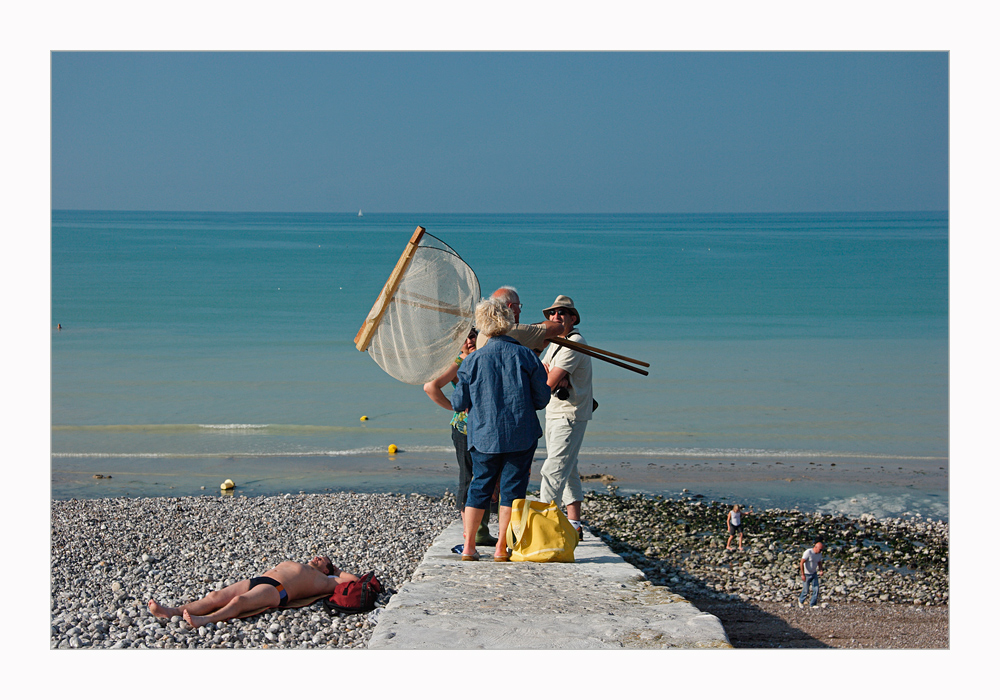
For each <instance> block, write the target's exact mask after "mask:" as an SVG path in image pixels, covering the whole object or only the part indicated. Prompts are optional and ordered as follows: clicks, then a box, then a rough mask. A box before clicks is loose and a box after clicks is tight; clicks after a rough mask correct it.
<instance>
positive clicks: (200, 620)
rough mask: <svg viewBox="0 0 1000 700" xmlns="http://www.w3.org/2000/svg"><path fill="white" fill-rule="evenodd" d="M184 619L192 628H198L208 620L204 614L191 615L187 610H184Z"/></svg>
mask: <svg viewBox="0 0 1000 700" xmlns="http://www.w3.org/2000/svg"><path fill="white" fill-rule="evenodd" d="M184 619H185V620H186V621H187V623H188V624H189V625H191V627H193V628H198V627H201V626H202V625H204V624H205V623H206V622H208V618H207V617H205V616H204V615H192V614H191V613H189V612H188V611H187V610H185V611H184Z"/></svg>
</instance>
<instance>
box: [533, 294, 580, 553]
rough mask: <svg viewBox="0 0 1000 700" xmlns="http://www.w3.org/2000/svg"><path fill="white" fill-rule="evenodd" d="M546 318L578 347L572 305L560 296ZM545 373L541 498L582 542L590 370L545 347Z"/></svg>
mask: <svg viewBox="0 0 1000 700" xmlns="http://www.w3.org/2000/svg"><path fill="white" fill-rule="evenodd" d="M542 313H543V314H545V318H554V319H555V320H556V321H561V322H562V324H563V326H564V327H565V330H564V331H563V332H562V333H561V334H560V336H559V337H561V338H566V339H567V340H572V341H574V342H576V343H581V344H583V345H586V344H587V341H586V340H584V339H583V336H582V335H580V332H579V331H577V330H576V326H577V325H578V324H579V323H580V312H578V311H577V310H576V307H575V306H574V304H573V300H572V299H570V298H569V297H568V296H565V295H559V296H558V297H556V300H555V302H554V303H553V304H552V306H551V307H549V308H547V309H545V310H544V311H543V312H542ZM542 364H543V365H544V366H545V369H546V371H547V372H548V376H549V378H548V384H549V388H550V389H552V399H551V400H550V401H549V405H548V406H547V407H546V409H545V451H546V453H547V457H546V458H545V462H544V463H543V464H542V469H541V478H542V483H541V495H540V496H539V497H540V498H541V500H542V501H543V502H546V503H548V502H550V501H555V502H556V504H557V505H561V506H564V507H565V508H566V517H567V518H569V521H570V523H571V524H572V525H573V528H574V529H575V530H576V534H577V536H578V537H579V538H580V539H583V524H582V523H581V522H580V505H581V503H582V502H583V483H582V482H581V481H580V469H579V456H580V447H581V445H582V444H583V435H584V433H585V432H586V431H587V423H588V422H589V421H590V419H591V417H592V416H593V411H594V389H593V376H594V373H593V368H592V363H591V360H590V357H589V356H587V355H584V354H583V353H581V352H577V351H575V350H572V349H570V348H568V347H563V346H561V345H555V344H551V343H550V344H549V348H548V350H546V351H545V354H544V355H543V356H542Z"/></svg>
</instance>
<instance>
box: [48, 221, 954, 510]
mask: <svg viewBox="0 0 1000 700" xmlns="http://www.w3.org/2000/svg"><path fill="white" fill-rule="evenodd" d="M417 225H421V226H424V227H425V228H426V229H427V231H428V232H429V233H431V234H433V235H434V236H437V237H438V238H440V239H442V240H444V241H445V242H446V243H447V244H448V245H450V246H451V247H452V248H454V249H455V250H456V251H457V252H458V253H459V254H460V255H461V256H462V257H463V258H464V259H465V260H466V261H467V262H468V263H469V265H470V266H471V267H472V268H473V269H474V270H475V272H476V274H477V276H478V278H479V282H480V285H481V288H482V291H483V294H489V293H490V292H491V291H492V290H493V289H495V288H496V287H498V286H500V285H503V284H512V285H514V286H515V287H517V288H518V290H519V291H520V295H521V301H522V302H523V303H524V310H523V312H522V322H533V321H536V320H541V318H542V316H541V309H543V308H545V307H547V306H548V305H550V304H551V302H552V300H553V299H554V298H555V296H556V295H558V294H566V295H569V296H571V297H572V298H573V299H574V300H575V302H576V304H577V307H578V309H579V310H580V313H581V320H582V323H581V326H580V329H581V331H582V332H583V333H584V335H585V336H586V338H587V340H588V342H589V343H591V344H592V345H595V346H597V347H600V348H603V349H607V350H611V351H614V352H617V353H620V354H624V355H627V356H630V357H635V358H640V359H643V360H645V361H647V362H649V363H650V365H651V369H650V374H649V376H648V377H642V376H640V375H638V374H633V373H631V372H627V371H625V370H622V369H619V368H617V367H614V366H612V365H609V364H604V363H595V364H597V365H598V366H597V367H596V368H595V395H596V396H597V398H598V400H599V402H600V409H599V411H598V413H597V414H596V415H595V418H594V421H593V422H592V423H591V424H590V426H589V428H588V431H587V437H586V440H585V443H584V454H585V456H586V457H587V458H588V459H590V460H594V461H597V462H609V461H616V460H623V459H629V460H631V461H633V462H641V463H645V462H647V461H648V462H656V461H663V462H664V463H666V462H667V461H669V462H670V463H671V464H672V463H673V462H674V461H676V460H683V461H685V462H686V463H694V462H698V461H699V460H716V461H726V462H727V463H728V462H738V461H740V460H747V461H749V460H756V461H761V460H785V462H788V461H789V460H796V459H798V460H808V459H812V460H814V461H815V460H819V461H824V460H825V461H827V462H835V461H836V460H837V459H842V460H846V459H852V460H869V461H872V462H873V463H874V462H879V461H886V460H895V461H900V460H902V461H903V463H912V464H919V463H923V462H927V463H931V462H933V463H934V464H938V463H943V464H945V465H947V458H948V215H947V212H937V213H926V212H920V213H855V214H839V213H838V214H821V213H817V214H725V215H698V214H649V215H457V214H365V215H364V216H361V217H359V216H358V215H357V214H281V213H273V214H260V213H246V214H240V213H178V212H91V211H87V212H84V211H55V212H53V215H52V443H51V450H52V491H53V497H54V498H67V497H74V496H76V497H81V496H87V497H89V496H90V495H93V489H94V488H95V486H94V484H95V483H96V482H95V481H94V480H93V474H94V473H103V474H112V475H117V478H118V481H116V482H114V483H115V484H116V488H118V489H125V488H127V486H126V485H127V484H129V483H131V484H133V486H132V488H131V490H130V491H129V493H131V494H134V495H166V494H177V495H180V494H188V493H198V492H199V489H200V487H199V486H198V484H203V483H207V484H210V485H211V488H213V489H215V488H217V484H218V482H219V481H221V479H218V480H216V477H217V476H219V475H222V478H225V475H226V474H228V473H230V472H232V471H233V470H235V471H237V472H238V474H242V478H243V480H244V481H245V482H246V483H250V482H252V483H255V484H257V486H256V489H257V490H256V491H255V492H256V493H278V492H282V491H284V490H288V489H291V488H299V487H302V488H306V489H321V488H338V487H345V488H346V487H350V488H366V487H372V486H373V484H374V482H371V483H369V482H368V481H367V480H366V477H364V475H365V474H366V473H369V474H373V475H374V474H379V475H381V474H382V472H383V470H384V471H385V474H384V475H382V476H378V477H376V476H372V479H375V480H376V481H378V482H379V484H382V481H384V480H388V481H389V482H392V480H393V479H394V478H399V476H400V475H399V473H400V472H406V473H407V476H406V478H405V479H401V481H400V483H399V485H403V486H405V488H406V489H407V490H418V489H420V488H421V487H422V486H425V485H429V486H428V488H430V489H431V490H434V489H436V488H438V484H439V481H440V483H451V481H453V480H454V473H455V472H454V470H452V472H451V473H450V474H446V475H445V476H441V475H439V474H437V473H436V472H435V474H434V475H433V476H428V475H421V470H424V469H426V471H427V472H428V474H429V473H430V472H432V471H434V469H438V470H440V469H441V467H442V465H444V464H446V463H448V462H450V461H454V457H453V451H452V446H451V440H450V433H449V430H448V428H447V423H448V420H449V418H450V415H448V414H447V412H446V411H444V410H443V409H440V408H438V407H436V406H435V405H434V404H432V403H431V402H430V400H429V399H428V398H427V397H426V395H425V394H424V393H423V391H422V389H421V388H420V387H418V386H409V385H405V384H401V383H400V382H398V381H396V380H394V379H393V378H391V377H390V376H388V375H387V374H385V373H384V372H383V371H382V370H381V369H380V368H379V367H378V366H377V365H376V364H375V362H374V361H373V360H372V359H371V358H370V357H369V356H368V355H367V354H365V353H360V352H358V351H357V350H356V349H355V347H354V343H353V339H354V336H355V333H356V332H357V331H358V329H359V327H360V326H361V324H362V322H363V321H364V319H365V317H366V315H367V313H368V311H369V309H370V308H371V306H372V303H373V302H374V300H375V298H376V296H377V295H378V293H379V291H380V289H381V287H382V284H383V283H384V282H385V279H386V278H387V277H388V275H389V272H390V271H391V270H392V267H393V265H394V264H395V262H396V260H397V259H398V257H399V255H400V253H401V251H402V249H403V246H404V245H405V243H406V241H407V240H408V238H409V236H410V234H411V233H412V232H413V230H414V228H415V227H416V226H417ZM59 324H61V326H62V328H61V330H60V329H58V328H57V325H59ZM361 416H368V418H369V420H368V421H364V422H363V421H361V420H360V417H361ZM389 444H396V445H398V446H399V449H400V452H399V454H398V455H397V458H396V460H393V461H394V462H396V463H395V464H393V463H391V462H389V461H388V459H387V458H386V455H387V452H386V449H387V446H388V445H389ZM539 454H540V455H544V451H543V450H542V449H540V452H539ZM402 465H409V467H408V468H409V471H407V469H404V468H401V466H402ZM338 469H339V470H340V471H341V472H343V471H345V470H346V471H350V472H352V473H355V474H356V476H357V475H360V476H357V478H354V479H353V480H351V479H348V480H347V481H343V482H341V481H338V479H339V478H340V477H339V476H336V475H334V472H338ZM393 472H396V474H395V475H394V474H393ZM338 473H339V472H338ZM234 480H235V479H234ZM404 482H405V483H404ZM106 483H107V484H110V483H112V482H111V481H108V482H106ZM102 488H106V489H110V488H111V486H110V485H107V486H103V485H102ZM453 489H454V486H452V490H453ZM390 490H392V489H390ZM397 490H403V489H402V488H400V489H397ZM216 493H217V491H216ZM939 496H940V494H939ZM941 498H943V499H944V500H945V501H946V500H947V496H946V494H945V495H944V496H941Z"/></svg>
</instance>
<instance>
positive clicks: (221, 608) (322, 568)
mask: <svg viewBox="0 0 1000 700" xmlns="http://www.w3.org/2000/svg"><path fill="white" fill-rule="evenodd" d="M358 580H360V579H359V578H358V577H357V576H355V575H354V574H349V573H347V572H346V571H342V570H341V569H338V568H337V567H336V566H335V565H334V563H333V562H332V561H330V559H329V557H313V558H312V559H311V560H310V561H309V563H308V564H299V563H298V562H294V561H283V562H281V563H280V564H278V565H277V566H276V567H274V568H273V569H271V570H269V571H266V572H264V574H263V575H261V576H257V577H255V578H251V579H244V580H242V581H238V582H236V583H234V584H233V585H231V586H226V587H225V588H223V589H221V590H218V591H212V592H211V593H209V594H208V595H207V596H205V597H204V598H201V599H200V600H196V601H193V602H191V603H184V604H183V605H181V606H179V607H176V608H171V607H168V606H166V605H160V604H159V603H157V602H156V601H155V600H150V601H149V603H148V605H147V607H148V608H149V612H151V613H152V614H153V615H155V616H156V617H163V618H168V619H169V618H171V617H173V616H174V615H183V616H184V619H185V620H187V623H188V624H189V625H191V626H192V627H201V626H202V625H204V624H207V623H209V622H222V621H223V620H231V619H232V618H234V617H239V616H240V615H242V614H243V613H247V612H250V611H251V610H259V609H261V608H283V607H285V606H286V605H288V603H289V602H291V601H293V600H301V599H302V598H311V597H313V596H318V595H323V594H325V593H333V589H334V588H336V587H337V584H338V583H343V582H345V581H358Z"/></svg>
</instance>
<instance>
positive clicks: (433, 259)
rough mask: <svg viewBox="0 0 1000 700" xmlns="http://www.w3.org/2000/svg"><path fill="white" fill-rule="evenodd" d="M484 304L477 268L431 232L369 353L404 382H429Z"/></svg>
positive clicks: (451, 357)
mask: <svg viewBox="0 0 1000 700" xmlns="http://www.w3.org/2000/svg"><path fill="white" fill-rule="evenodd" d="M478 303H479V280H478V279H476V275H475V273H474V272H473V271H472V268H471V267H469V266H468V264H466V262H465V261H464V260H462V258H461V257H460V256H459V255H458V253H456V252H455V251H454V250H452V249H451V248H450V247H449V246H448V245H447V244H446V243H445V242H444V241H441V240H440V239H437V238H434V236H431V235H430V234H427V233H425V234H424V236H423V238H422V239H421V241H420V245H419V246H418V247H417V250H416V252H415V253H414V255H413V259H412V260H411V261H410V266H409V268H407V271H406V274H405V275H404V276H403V280H402V282H401V283H400V285H399V288H398V289H397V290H396V293H395V295H393V298H392V299H391V300H390V301H389V304H388V307H387V308H386V311H385V315H384V316H383V317H382V321H381V322H380V323H379V325H378V328H377V329H376V330H375V334H374V336H373V337H372V341H371V343H370V344H369V346H368V354H369V355H371V356H372V359H374V360H375V362H377V363H378V366H379V367H381V368H382V369H383V370H385V371H386V372H387V373H388V374H389V375H391V376H393V377H395V378H396V379H398V380H399V381H401V382H405V383H407V384H424V383H426V382H429V381H430V380H432V379H435V378H436V377H439V376H441V374H442V373H443V372H444V371H445V370H446V369H448V366H449V365H450V364H451V363H452V362H453V361H454V360H455V356H456V355H457V354H458V351H459V350H460V349H461V347H462V341H463V340H464V339H465V337H466V336H467V335H468V333H469V329H470V328H472V326H473V323H474V321H475V312H476V304H478Z"/></svg>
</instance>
